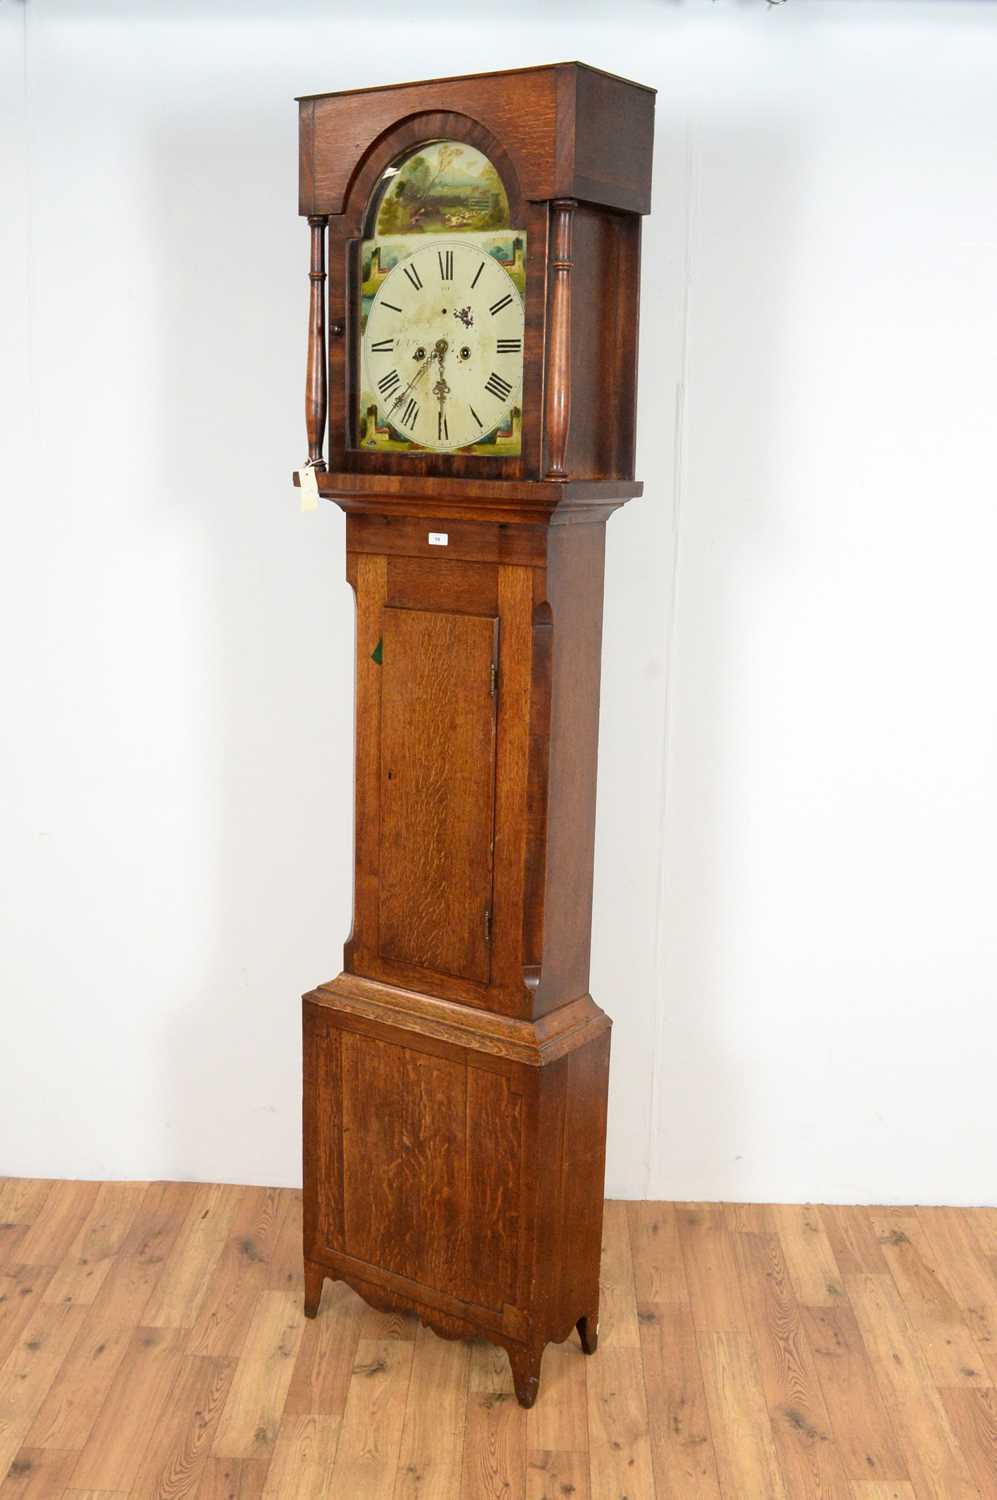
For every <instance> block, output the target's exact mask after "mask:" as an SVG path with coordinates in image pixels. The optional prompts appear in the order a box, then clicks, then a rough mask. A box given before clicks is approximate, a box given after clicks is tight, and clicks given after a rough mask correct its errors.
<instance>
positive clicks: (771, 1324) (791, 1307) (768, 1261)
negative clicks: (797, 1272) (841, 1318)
mask: <svg viewBox="0 0 997 1500" xmlns="http://www.w3.org/2000/svg"><path fill="white" fill-rule="evenodd" d="M735 1248H736V1251H737V1258H738V1272H739V1275H740V1280H741V1295H742V1297H743V1299H744V1305H745V1309H746V1311H747V1314H748V1320H749V1323H750V1325H751V1328H752V1330H753V1344H754V1351H755V1356H756V1359H757V1364H758V1374H759V1379H760V1382H761V1388H762V1393H763V1395H764V1397H765V1402H766V1406H767V1408H768V1414H769V1421H770V1422H771V1424H772V1434H773V1437H774V1439H775V1447H776V1453H777V1455H778V1460H779V1468H780V1470H781V1472H782V1477H783V1479H784V1481H785V1484H786V1490H787V1492H788V1494H789V1495H791V1496H793V1497H794V1500H796V1497H797V1496H798V1497H799V1500H851V1496H850V1494H849V1491H850V1488H851V1486H850V1483H849V1480H848V1477H847V1475H846V1473H845V1468H844V1464H843V1462H842V1457H841V1453H840V1451H839V1449H838V1445H837V1443H836V1441H835V1438H834V1433H833V1431H832V1428H831V1423H830V1420H829V1418H828V1413H827V1408H826V1406H825V1404H824V1396H823V1392H822V1390H821V1385H820V1380H819V1379H818V1376H817V1370H816V1366H815V1363H814V1356H813V1353H812V1352H811V1349H810V1343H809V1340H808V1338H807V1335H806V1332H805V1330H804V1327H803V1321H802V1318H801V1316H800V1309H799V1305H798V1304H797V1301H796V1298H795V1297H794V1295H793V1288H792V1285H791V1283H790V1278H789V1272H788V1270H787V1268H786V1263H785V1260H784V1257H783V1252H782V1245H781V1243H780V1239H779V1236H778V1235H777V1234H740V1235H736V1236H735Z"/></svg>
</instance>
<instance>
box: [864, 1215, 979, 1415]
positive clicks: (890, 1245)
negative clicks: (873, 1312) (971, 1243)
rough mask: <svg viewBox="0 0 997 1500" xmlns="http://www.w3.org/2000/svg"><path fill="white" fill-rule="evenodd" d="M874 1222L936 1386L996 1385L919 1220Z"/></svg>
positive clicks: (883, 1219) (882, 1220)
mask: <svg viewBox="0 0 997 1500" xmlns="http://www.w3.org/2000/svg"><path fill="white" fill-rule="evenodd" d="M871 1222H872V1224H873V1226H874V1228H875V1231H876V1235H877V1238H878V1240H879V1243H880V1246H881V1248H882V1252H883V1258H884V1260H885V1261H886V1264H887V1266H888V1267H889V1271H890V1274H891V1275H892V1277H893V1280H894V1282H895V1283H896V1286H897V1289H898V1291H899V1292H900V1295H901V1297H902V1298H903V1303H904V1307H905V1308H906V1311H907V1316H908V1317H909V1318H910V1320H911V1322H912V1323H913V1325H914V1328H915V1331H916V1332H917V1336H918V1339H919V1340H920V1343H921V1348H922V1349H923V1350H924V1355H925V1358H926V1360H927V1362H928V1368H929V1369H930V1370H931V1374H932V1378H933V1380H934V1382H935V1384H936V1385H939V1386H942V1385H945V1386H948V1385H984V1386H985V1385H991V1384H992V1381H991V1378H990V1374H989V1372H988V1370H987V1365H986V1361H985V1359H984V1356H983V1353H982V1352H981V1349H980V1347H979V1345H978V1344H977V1342H976V1340H975V1339H974V1337H973V1335H972V1333H971V1332H970V1329H969V1325H968V1323H967V1322H966V1319H965V1318H964V1316H963V1313H962V1310H961V1308H960V1307H959V1304H958V1302H957V1301H956V1299H955V1297H954V1296H953V1294H952V1292H951V1291H950V1290H949V1287H948V1286H947V1285H946V1268H945V1267H944V1266H941V1264H940V1262H939V1258H938V1256H937V1255H936V1254H935V1252H934V1249H933V1247H932V1246H931V1244H930V1242H929V1240H928V1235H927V1233H926V1231H925V1229H924V1226H923V1224H922V1223H921V1221H920V1219H918V1218H906V1219H895V1218H892V1217H882V1218H880V1217H879V1216H878V1215H877V1216H874V1217H873V1218H872V1220H871ZM994 1291H995V1293H997V1287H995V1288H994Z"/></svg>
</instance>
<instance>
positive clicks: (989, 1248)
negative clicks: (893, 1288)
mask: <svg viewBox="0 0 997 1500" xmlns="http://www.w3.org/2000/svg"><path fill="white" fill-rule="evenodd" d="M962 1212H963V1213H964V1214H965V1216H966V1220H967V1223H968V1224H969V1229H970V1233H971V1234H972V1235H973V1237H974V1238H975V1240H976V1243H977V1244H978V1245H979V1247H980V1252H981V1254H983V1255H985V1256H991V1255H997V1208H966V1209H963V1210H962ZM0 1217H2V1215H0Z"/></svg>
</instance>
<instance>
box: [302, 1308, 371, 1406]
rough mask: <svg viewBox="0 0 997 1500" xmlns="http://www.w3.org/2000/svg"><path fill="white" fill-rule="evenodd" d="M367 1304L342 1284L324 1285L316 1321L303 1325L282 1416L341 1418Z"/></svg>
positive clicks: (309, 1321) (307, 1321)
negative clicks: (284, 1414)
mask: <svg viewBox="0 0 997 1500" xmlns="http://www.w3.org/2000/svg"><path fill="white" fill-rule="evenodd" d="M364 1309H365V1303H364V1302H363V1300H362V1299H361V1298H360V1297H358V1296H357V1294H356V1292H354V1291H352V1290H351V1288H350V1287H348V1286H347V1285H346V1284H345V1282H342V1281H336V1282H330V1281H327V1282H326V1283H325V1286H324V1288H323V1290H322V1303H321V1306H320V1307H319V1313H318V1317H317V1318H308V1319H306V1321H305V1327H304V1332H303V1334H302V1336H301V1345H300V1347H299V1350H298V1358H297V1360H296V1361H295V1365H294V1374H293V1375H292V1376H291V1384H290V1386H289V1387H288V1392H287V1400H286V1401H285V1402H284V1411H285V1413H286V1415H287V1416H290V1417H303V1416H320V1417H333V1416H342V1414H343V1412H344V1411H345V1410H346V1396H347V1393H348V1391H349V1387H350V1379H351V1378H352V1375H353V1361H354V1359H355V1357H356V1352H357V1343H358V1342H359V1339H360V1325H361V1322H362V1321H363V1316H364Z"/></svg>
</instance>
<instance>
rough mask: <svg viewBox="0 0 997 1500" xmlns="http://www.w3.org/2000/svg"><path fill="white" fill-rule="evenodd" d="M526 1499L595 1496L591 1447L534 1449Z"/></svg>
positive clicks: (590, 1498) (579, 1499)
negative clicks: (580, 1450) (580, 1449)
mask: <svg viewBox="0 0 997 1500" xmlns="http://www.w3.org/2000/svg"><path fill="white" fill-rule="evenodd" d="M0 1500H2V1497H0ZM526 1500H595V1496H593V1495H592V1492H591V1490H590V1489H589V1456H588V1451H587V1450H586V1452H584V1453H564V1452H557V1453H547V1452H545V1451H544V1450H543V1449H539V1448H538V1449H535V1450H533V1451H531V1452H530V1453H529V1454H528V1456H527V1462H526ZM634 1500H637V1497H636V1496H635V1497H634Z"/></svg>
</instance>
